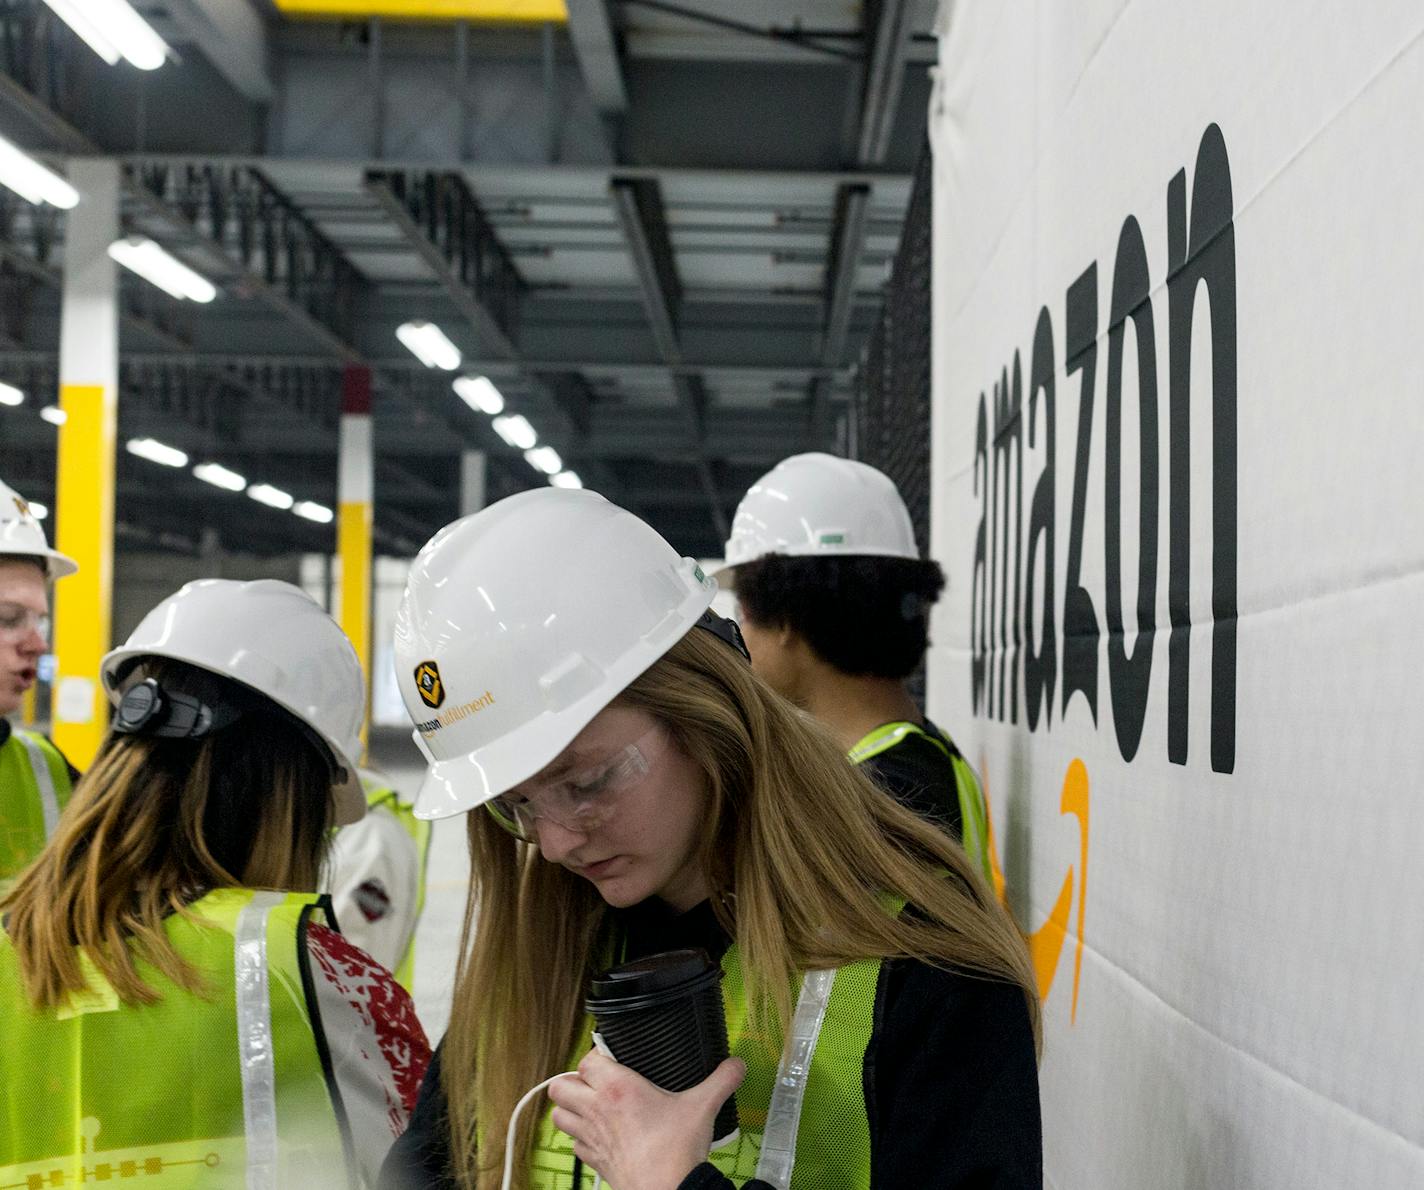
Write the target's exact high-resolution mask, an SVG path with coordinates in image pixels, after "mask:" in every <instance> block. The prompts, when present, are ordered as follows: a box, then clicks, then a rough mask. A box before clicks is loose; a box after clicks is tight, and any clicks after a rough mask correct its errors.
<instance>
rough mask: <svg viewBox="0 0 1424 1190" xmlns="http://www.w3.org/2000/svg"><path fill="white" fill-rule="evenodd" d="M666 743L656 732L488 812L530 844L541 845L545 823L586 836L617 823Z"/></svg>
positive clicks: (511, 795) (523, 789) (527, 788)
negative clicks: (625, 799) (538, 842)
mask: <svg viewBox="0 0 1424 1190" xmlns="http://www.w3.org/2000/svg"><path fill="white" fill-rule="evenodd" d="M665 743H666V736H665V734H664V732H663V729H662V728H661V727H654V728H653V729H652V730H650V731H648V732H647V733H646V734H645V735H642V736H640V737H639V738H638V739H636V740H634V741H633V742H632V743H631V744H628V745H627V746H626V747H623V748H620V749H618V751H617V752H615V753H613V755H612V756H609V757H606V758H605V759H603V760H601V761H599V762H598V763H597V764H595V765H590V766H588V767H587V768H583V769H580V770H576V771H571V772H567V773H563V774H561V775H559V776H558V777H556V778H554V779H553V780H547V781H537V782H536V781H526V782H524V784H522V785H516V786H515V787H514V788H513V789H511V790H509V791H508V792H507V793H503V794H501V795H500V796H499V797H497V798H495V799H494V800H493V801H491V802H488V803H486V807H487V808H488V810H489V812H490V813H491V814H493V815H494V817H495V819H496V821H498V822H499V824H500V825H501V826H502V827H504V829H505V830H507V831H509V832H510V834H512V835H515V836H516V837H518V838H520V839H522V840H524V841H525V842H526V843H533V842H535V841H536V840H537V837H538V836H537V831H536V824H537V823H538V821H539V819H541V818H542V819H544V820H545V821H548V822H556V823H558V824H559V825H560V826H561V827H563V828H564V829H565V830H570V831H576V832H578V833H579V834H588V833H589V832H591V831H595V830H597V829H598V828H599V827H601V826H606V825H607V824H608V823H609V822H611V821H612V820H613V818H614V817H615V815H617V813H618V809H619V807H620V805H621V804H622V801H623V796H624V795H625V794H626V793H628V791H629V790H631V789H635V788H637V786H639V785H640V784H642V782H643V779H644V778H645V777H647V775H648V773H649V771H650V770H651V769H652V766H653V764H654V762H655V761H656V760H657V758H658V755H659V753H660V752H661V750H662V748H663V747H664V745H665Z"/></svg>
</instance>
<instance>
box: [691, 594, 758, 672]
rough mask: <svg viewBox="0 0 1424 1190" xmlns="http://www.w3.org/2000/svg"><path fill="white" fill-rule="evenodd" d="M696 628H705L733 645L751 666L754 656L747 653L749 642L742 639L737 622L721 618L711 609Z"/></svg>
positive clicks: (719, 638) (704, 614)
mask: <svg viewBox="0 0 1424 1190" xmlns="http://www.w3.org/2000/svg"><path fill="white" fill-rule="evenodd" d="M694 627H697V628H704V629H706V630H707V631H708V632H710V633H711V634H712V635H713V636H715V637H716V638H717V639H718V640H720V641H722V642H723V643H724V644H728V645H731V646H732V648H734V649H736V650H737V652H738V653H740V654H741V655H742V656H743V657H745V658H746V659H747V663H748V664H751V659H752V655H751V654H750V653H749V652H747V642H746V641H745V640H743V639H742V630H741V628H740V627H739V626H738V624H737V622H736V620H729V619H727V617H726V616H719V615H718V614H717V613H716V612H714V611H713V610H712V609H711V608H710V607H709V608H708V609H707V610H706V611H705V612H703V613H702V618H701V619H700V620H698V621H697V623H696V624H695V625H694Z"/></svg>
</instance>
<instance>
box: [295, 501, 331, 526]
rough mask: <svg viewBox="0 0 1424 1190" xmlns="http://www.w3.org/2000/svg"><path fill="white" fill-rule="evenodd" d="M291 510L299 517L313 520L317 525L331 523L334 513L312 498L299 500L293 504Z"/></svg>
mask: <svg viewBox="0 0 1424 1190" xmlns="http://www.w3.org/2000/svg"><path fill="white" fill-rule="evenodd" d="M292 511H293V512H295V513H296V514H297V515H298V516H299V517H305V518H306V519H307V520H309V521H315V522H316V523H317V524H318V525H329V524H331V522H332V520H333V518H334V517H335V515H336V514H335V513H333V512H332V511H331V509H329V508H328V507H327V506H326V505H325V504H318V503H316V501H314V500H300V501H298V502H297V503H296V504H295V505H293V507H292Z"/></svg>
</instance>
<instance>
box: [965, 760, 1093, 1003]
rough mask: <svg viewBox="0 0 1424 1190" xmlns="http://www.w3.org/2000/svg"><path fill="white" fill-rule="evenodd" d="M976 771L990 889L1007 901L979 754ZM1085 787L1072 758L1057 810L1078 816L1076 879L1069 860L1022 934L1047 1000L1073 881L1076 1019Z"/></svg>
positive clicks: (1084, 880) (1084, 881)
mask: <svg viewBox="0 0 1424 1190" xmlns="http://www.w3.org/2000/svg"><path fill="white" fill-rule="evenodd" d="M980 772H981V773H984V774H985V777H984V801H985V805H986V807H987V808H988V809H989V810H990V813H989V860H990V863H991V865H992V867H993V873H994V891H995V892H996V893H998V895H999V900H1000V901H1005V903H1007V902H1006V898H1005V891H1006V882H1005V880H1004V873H1003V869H1002V868H1001V867H1000V865H999V847H998V842H997V841H996V839H995V836H994V816H993V813H992V807H991V806H989V781H988V774H987V765H986V764H984V763H983V760H982V758H981V762H980ZM1088 791H1089V783H1088V768H1087V766H1086V765H1085V764H1084V763H1083V762H1082V761H1081V760H1079V759H1076V758H1075V759H1074V760H1073V761H1072V763H1070V764H1069V765H1068V771H1067V772H1066V773H1065V774H1064V775H1063V792H1062V795H1061V796H1060V798H1059V802H1058V810H1059V813H1060V814H1072V815H1074V816H1075V817H1076V818H1077V819H1078V836H1079V858H1078V865H1077V869H1076V871H1077V875H1076V880H1075V875H1074V872H1075V869H1074V865H1073V864H1071V863H1070V864H1069V865H1068V871H1067V873H1066V874H1065V875H1064V877H1063V884H1062V886H1061V887H1060V888H1059V890H1058V899H1057V900H1056V901H1055V902H1054V903H1053V908H1052V910H1050V911H1049V914H1048V920H1046V921H1045V922H1044V923H1043V924H1042V925H1041V926H1039V927H1038V929H1036V930H1034V931H1032V932H1031V933H1028V934H1027V935H1025V937H1026V940H1027V942H1028V952H1029V956H1030V957H1031V958H1032V959H1033V969H1034V971H1035V973H1036V974H1037V976H1038V998H1039V999H1040V1000H1047V999H1048V993H1049V992H1050V991H1052V990H1053V981H1054V979H1055V977H1056V976H1057V974H1058V963H1059V960H1060V959H1061V958H1062V957H1063V944H1064V942H1065V941H1066V940H1067V937H1068V920H1069V917H1070V916H1071V914H1072V910H1073V889H1074V884H1075V882H1076V884H1077V892H1078V898H1077V899H1078V921H1077V929H1076V931H1075V933H1076V935H1077V942H1076V944H1075V946H1074V955H1073V1004H1072V1009H1071V1013H1070V1017H1069V1019H1070V1020H1071V1021H1076V1020H1077V1019H1078V983H1079V980H1080V979H1081V977H1082V974H1083V917H1084V910H1085V908H1086V902H1087V892H1088V801H1089V797H1088Z"/></svg>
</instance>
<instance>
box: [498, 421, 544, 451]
mask: <svg viewBox="0 0 1424 1190" xmlns="http://www.w3.org/2000/svg"><path fill="white" fill-rule="evenodd" d="M490 424H491V425H492V426H494V432H495V433H496V434H498V435H499V436H500V437H501V438H503V439H504V440H505V441H506V442H507V443H509V445H510V446H515V447H518V448H519V449H520V450H528V449H529V448H530V447H532V446H533V445H534V444H535V443H537V442H538V441H539V435H538V434H536V433H535V432H534V427H533V426H531V425H530V424H529V419H528V418H527V417H525V416H524V415H523V414H521V413H511V414H510V415H509V416H508V417H497V418H495V419H494V421H492V422H491V423H490Z"/></svg>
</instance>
